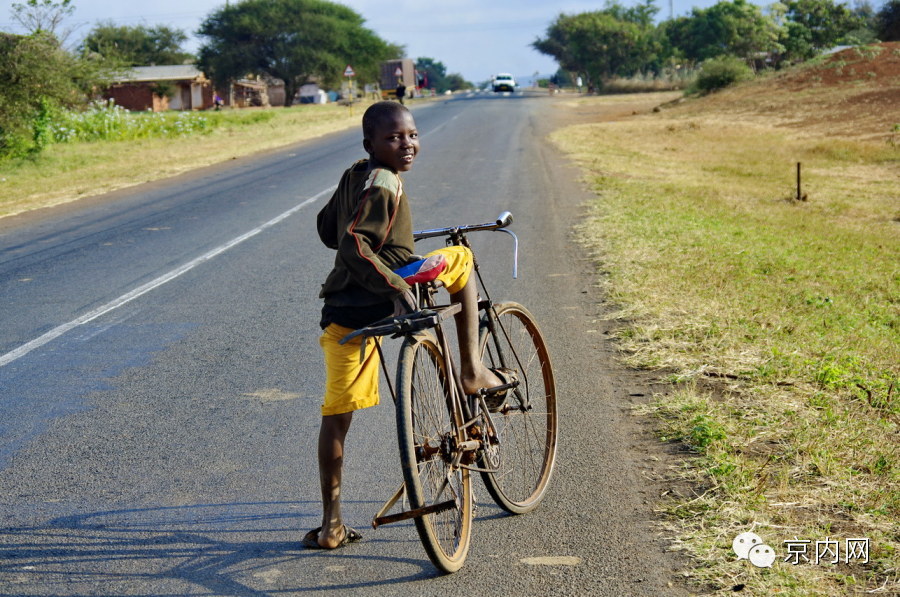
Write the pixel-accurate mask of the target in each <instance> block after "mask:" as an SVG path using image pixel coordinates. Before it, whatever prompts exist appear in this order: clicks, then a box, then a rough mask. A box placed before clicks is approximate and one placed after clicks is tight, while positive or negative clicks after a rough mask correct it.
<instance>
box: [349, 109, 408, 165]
mask: <svg viewBox="0 0 900 597" xmlns="http://www.w3.org/2000/svg"><path fill="white" fill-rule="evenodd" d="M363 146H364V147H365V149H366V151H367V152H368V153H369V156H370V157H371V159H372V161H373V162H374V164H375V165H378V166H387V167H388V168H390V169H391V170H394V171H395V172H408V171H409V170H410V169H411V168H412V165H413V161H415V159H416V155H417V154H418V153H419V132H418V131H417V130H416V122H415V120H413V117H412V114H410V113H409V112H407V111H405V110H404V111H402V112H395V113H393V114H390V115H385V116H384V117H383V119H382V121H381V122H379V123H378V126H376V127H375V133H374V134H373V135H372V138H371V139H364V140H363Z"/></svg>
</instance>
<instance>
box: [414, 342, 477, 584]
mask: <svg viewBox="0 0 900 597" xmlns="http://www.w3.org/2000/svg"><path fill="white" fill-rule="evenodd" d="M451 383H453V382H452V380H450V378H449V376H448V375H447V371H445V365H444V361H443V358H442V355H441V349H440V347H439V345H438V344H437V342H436V340H435V338H434V336H433V335H432V334H431V333H427V334H417V335H416V336H414V337H411V338H407V339H406V340H405V341H404V342H403V346H402V348H401V349H400V358H399V362H398V365H397V435H398V439H399V442H400V464H401V466H402V468H403V479H404V481H405V482H406V493H407V495H408V497H409V501H410V506H411V508H412V509H418V508H423V507H430V506H435V507H438V508H443V509H442V510H441V511H438V512H434V513H430V514H426V515H424V516H420V517H418V518H415V524H416V530H417V531H418V533H419V537H420V538H421V540H422V544H423V545H424V547H425V551H426V552H427V553H428V557H429V558H430V559H431V561H432V562H433V563H434V565H435V566H437V567H438V568H439V569H441V570H443V571H444V572H456V571H457V570H459V569H460V567H462V565H463V562H464V561H465V559H466V555H467V554H468V552H469V540H470V538H471V534H472V509H473V502H472V483H471V478H470V476H469V471H468V470H467V469H463V468H460V467H459V466H453V465H452V459H453V454H454V452H453V448H454V445H455V443H456V442H455V440H456V439H457V438H456V433H457V431H456V430H457V429H458V424H459V421H453V420H451V417H452V416H453V414H452V413H451V410H450V408H449V404H450V387H451V386H450V384H451ZM441 505H442V506H441Z"/></svg>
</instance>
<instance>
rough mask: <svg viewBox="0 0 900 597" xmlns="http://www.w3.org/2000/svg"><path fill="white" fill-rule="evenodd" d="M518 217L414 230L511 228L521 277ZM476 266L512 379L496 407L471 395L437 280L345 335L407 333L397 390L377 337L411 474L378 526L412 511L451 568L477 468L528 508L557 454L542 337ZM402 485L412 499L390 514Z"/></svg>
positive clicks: (452, 235) (492, 358)
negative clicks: (414, 302) (410, 301)
mask: <svg viewBox="0 0 900 597" xmlns="http://www.w3.org/2000/svg"><path fill="white" fill-rule="evenodd" d="M511 223H512V214H511V213H509V212H504V213H502V214H501V215H500V216H498V218H497V219H496V220H495V221H494V222H489V223H486V224H476V225H469V226H455V227H450V228H436V229H431V230H423V231H418V232H415V233H414V238H415V240H416V241H420V240H423V239H427V238H434V237H446V243H447V244H448V245H463V246H466V247H469V248H470V249H471V246H470V245H469V242H468V238H467V236H466V235H467V234H469V233H472V232H478V231H502V232H506V233H508V234H509V235H511V236H512V238H513V240H514V266H513V277H514V278H515V277H517V262H518V238H517V237H516V235H515V234H514V233H513V232H512V231H510V230H507V226H509V225H510V224H511ZM473 256H474V254H473ZM474 273H475V275H476V279H477V281H478V284H479V287H480V291H481V292H480V300H479V302H478V306H479V313H480V320H479V342H480V349H481V354H482V359H483V360H484V362H485V364H486V365H487V366H488V367H492V368H496V367H503V368H505V369H506V370H510V371H512V372H513V375H511V379H510V380H509V381H508V382H507V383H506V384H504V385H503V386H500V387H498V388H494V390H495V391H496V390H498V389H501V390H502V389H505V390H506V395H505V398H504V402H503V403H502V404H501V405H500V406H497V405H492V406H491V407H490V408H489V406H488V404H487V402H486V401H485V393H484V391H482V392H480V393H478V394H474V395H466V394H465V392H464V391H463V388H462V384H461V382H460V380H459V376H458V374H457V370H456V368H455V365H454V363H453V358H452V357H453V355H452V351H451V350H450V349H449V343H448V340H447V337H446V333H445V330H444V326H443V322H444V321H445V320H447V319H448V318H451V317H452V315H453V314H455V313H456V312H458V311H459V310H460V306H459V305H458V304H457V305H453V304H451V305H438V304H437V302H436V298H435V297H436V294H437V285H436V284H434V283H433V282H428V283H424V284H416V285H415V288H416V292H417V295H418V300H419V305H420V310H419V311H416V312H414V313H410V314H408V315H404V316H399V317H390V318H387V319H384V320H381V321H379V322H376V323H374V324H372V325H370V326H368V327H366V328H362V329H359V330H356V331H355V332H353V333H352V334H349V335H348V336H346V337H345V338H343V340H342V343H343V342H346V341H348V340H350V339H351V338H354V337H357V336H364V337H365V338H369V337H375V338H378V337H382V336H391V337H393V338H403V342H402V345H401V348H400V355H399V359H398V364H397V374H396V392H395V390H394V386H392V385H391V384H390V375H389V373H388V371H387V366H386V365H385V360H384V358H383V357H384V355H383V354H382V353H381V350H382V348H381V343H380V342H376V346H377V349H378V351H379V356H380V357H381V363H382V369H383V372H384V375H385V377H386V378H387V380H388V387H389V388H390V393H391V396H392V398H393V399H394V402H395V404H396V419H397V437H398V442H399V448H400V463H401V467H402V469H403V479H404V482H403V484H402V485H401V486H400V489H398V490H397V492H396V493H395V494H394V495H393V496H392V497H391V499H389V500H388V501H387V502H386V503H385V504H384V506H383V507H382V508H381V510H380V511H379V512H378V513H377V514H376V515H375V517H374V518H373V521H372V526H373V527H375V528H377V527H378V526H380V525H384V524H388V523H392V522H398V521H401V520H408V519H410V518H412V519H414V522H415V526H416V530H417V531H418V534H419V537H420V539H421V540H422V544H423V546H424V547H425V551H426V553H427V554H428V557H429V558H430V559H431V561H432V562H433V563H434V565H435V566H436V567H437V568H439V569H440V570H442V571H444V572H448V573H449V572H455V571H457V570H459V569H460V568H461V567H462V565H463V563H464V562H465V559H466V555H467V554H468V551H469V545H470V540H471V533H472V519H473V510H474V500H473V493H472V481H471V475H470V473H471V472H478V473H480V474H481V477H482V479H483V481H484V484H485V487H486V488H487V491H488V493H489V494H490V496H491V497H492V498H493V500H494V501H495V502H496V503H497V505H498V506H500V507H501V508H502V509H504V510H506V511H507V512H510V513H512V514H524V513H526V512H530V511H532V510H534V509H535V508H536V507H537V506H538V504H539V503H540V502H541V500H542V499H543V498H544V495H545V493H546V490H547V487H548V484H549V482H550V478H551V476H552V474H553V468H554V463H555V458H556V444H557V409H556V387H555V384H554V379H553V367H552V365H551V363H550V355H549V353H548V351H547V346H546V343H545V342H544V338H543V336H542V335H541V332H540V330H539V328H538V326H537V324H536V323H535V320H534V317H533V316H532V315H531V313H530V312H529V311H528V310H527V309H526V308H525V307H523V306H522V305H520V304H518V303H515V302H503V303H494V302H493V301H492V300H491V298H490V295H489V294H488V292H487V288H486V286H485V284H484V280H483V278H482V276H481V272H480V269H479V265H478V261H477V260H474ZM365 345H366V342H365V341H364V342H363V343H362V346H363V347H365ZM363 350H364V348H363ZM504 381H505V380H504ZM404 494H405V495H406V496H407V499H408V501H409V506H410V508H409V509H408V510H405V511H403V512H399V513H396V514H387V512H388V511H390V510H391V508H393V507H394V505H395V504H396V503H397V501H398V500H400V498H401V497H403V495H404Z"/></svg>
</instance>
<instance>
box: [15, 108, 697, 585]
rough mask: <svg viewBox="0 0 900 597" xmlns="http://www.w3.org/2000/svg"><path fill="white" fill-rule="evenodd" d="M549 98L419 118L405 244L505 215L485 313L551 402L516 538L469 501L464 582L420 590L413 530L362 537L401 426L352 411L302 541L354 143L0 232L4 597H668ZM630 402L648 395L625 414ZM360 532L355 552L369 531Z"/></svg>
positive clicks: (498, 516) (663, 561)
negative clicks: (341, 195)
mask: <svg viewBox="0 0 900 597" xmlns="http://www.w3.org/2000/svg"><path fill="white" fill-rule="evenodd" d="M555 109H556V108H555V106H554V105H553V102H552V101H550V100H549V99H547V98H537V97H527V96H523V95H510V96H496V97H495V96H490V97H485V96H483V95H476V96H471V97H463V98H456V99H453V100H450V101H442V102H437V103H432V104H428V105H423V106H421V107H417V108H415V111H414V114H415V117H416V120H417V123H418V126H419V130H420V132H421V133H422V141H421V142H422V152H421V154H420V157H419V160H418V161H417V163H416V166H415V168H414V170H413V171H412V172H411V173H409V174H408V175H406V176H405V180H406V185H407V190H408V193H409V195H410V196H411V197H412V198H413V213H414V217H415V224H416V227H417V228H426V227H433V226H442V225H448V224H451V223H475V222H482V221H488V220H491V219H492V218H493V217H494V216H495V215H496V214H497V213H499V212H500V211H502V210H505V209H509V210H511V211H512V212H513V213H514V214H515V215H516V218H517V221H516V224H515V226H514V229H515V230H516V231H517V233H518V234H519V237H520V239H521V242H522V246H521V254H520V263H519V279H518V280H515V281H514V280H512V279H511V277H510V273H511V269H512V261H511V256H510V244H509V239H508V237H507V236H506V235H492V236H491V237H490V238H486V239H481V240H479V241H478V244H477V245H476V250H477V251H478V252H479V255H480V256H481V259H482V262H483V263H484V264H485V265H486V270H487V271H488V275H489V278H490V280H491V283H492V284H493V286H494V296H495V298H502V297H513V298H515V299H516V300H519V301H520V302H523V303H525V304H527V305H528V306H529V307H530V308H531V310H532V311H533V312H534V313H535V314H536V315H537V317H538V319H539V320H540V321H541V322H542V325H543V328H544V330H545V334H546V335H547V336H548V339H549V342H550V345H551V350H552V353H553V356H554V359H555V365H556V369H557V379H558V383H559V390H560V394H561V402H562V406H561V410H562V423H561V434H562V435H561V443H560V453H559V466H558V469H557V476H556V477H555V479H554V484H553V486H552V489H551V491H550V494H549V496H548V498H547V500H546V501H545V503H544V504H543V505H542V507H541V508H540V509H539V510H538V511H536V512H534V513H533V514H530V515H527V516H524V517H509V516H506V515H504V514H503V513H502V512H501V511H500V510H499V509H498V508H497V507H495V506H494V505H493V504H491V503H489V497H488V496H487V494H486V492H485V491H484V490H483V489H482V488H481V486H480V481H478V482H476V491H477V498H479V509H478V511H477V522H476V526H475V530H474V538H473V547H472V551H471V554H470V556H469V560H468V562H467V564H466V567H465V568H464V569H463V570H462V571H461V572H459V573H457V574H454V575H451V576H441V575H439V574H437V573H436V572H435V570H434V569H433V568H432V566H431V564H430V562H429V561H428V559H427V557H426V556H425V554H424V551H423V550H422V548H421V545H420V544H419V542H418V540H417V536H416V534H415V531H414V528H413V527H412V525H411V524H409V523H400V524H396V525H391V526H387V527H382V528H379V529H378V530H377V531H373V530H371V529H370V528H368V521H369V520H370V519H371V516H372V514H374V512H375V511H376V510H377V509H378V507H379V505H380V504H381V503H382V502H383V501H384V500H385V499H386V498H387V497H389V495H390V494H391V493H392V492H393V490H394V489H396V487H397V486H398V485H399V481H400V478H399V477H400V473H399V467H398V466H397V457H396V447H395V441H394V436H393V434H392V430H393V408H392V406H391V405H390V404H382V405H381V406H379V407H378V408H374V409H369V410H368V411H364V412H361V413H359V414H357V416H356V418H355V421H354V427H353V429H352V431H351V437H350V439H349V446H348V450H349V454H348V456H347V470H346V473H345V484H346V490H345V514H346V516H347V517H348V519H349V521H350V522H351V523H353V524H354V525H355V526H356V527H357V528H359V529H361V530H363V532H364V533H365V536H366V537H365V541H364V542H362V543H360V544H357V545H354V546H351V547H349V548H347V549H343V550H339V551H336V552H332V553H322V552H318V551H308V550H303V549H301V548H300V547H299V544H298V540H299V538H300V536H301V535H302V533H303V532H304V531H305V530H307V529H308V528H312V527H314V526H318V516H319V505H318V486H317V481H316V468H315V464H314V457H313V455H314V445H315V437H316V433H317V429H318V421H319V412H318V406H319V396H320V394H321V391H322V374H321V360H320V355H319V348H318V343H317V338H318V328H317V318H318V310H319V301H318V298H317V292H318V287H319V284H320V283H321V280H322V279H323V276H324V274H325V273H326V272H327V270H328V268H329V266H330V262H331V260H332V258H333V255H332V254H331V253H330V251H328V250H327V249H325V248H324V247H322V246H321V245H320V244H319V242H318V240H317V237H316V235H315V228H314V222H315V214H316V212H317V211H318V209H319V208H320V206H321V205H322V204H323V202H324V200H325V199H326V198H327V196H328V195H329V194H330V189H331V188H332V186H333V185H334V184H335V183H336V182H337V180H338V178H339V176H340V173H341V172H342V171H343V169H344V168H345V167H347V166H348V165H349V164H350V163H351V162H352V161H353V160H355V159H357V158H360V157H364V154H363V152H362V147H361V141H360V138H359V137H360V135H359V133H358V132H356V131H352V132H348V133H339V134H335V135H332V136H329V137H327V138H323V139H319V140H316V141H314V142H308V143H304V144H301V145H298V146H295V147H290V148H287V149H284V150H280V151H277V152H272V153H269V154H267V155H264V156H256V157H253V158H249V159H239V160H235V161H233V162H231V163H229V164H226V165H222V166H217V167H212V168H207V169H204V170H200V171H197V172H194V173H190V174H188V175H184V176H180V177H177V178H174V179H170V180H167V181H164V182H161V183H154V184H148V185H143V186H140V187H135V188H133V189H131V190H128V191H121V192H117V193H115V194H112V195H110V196H104V197H101V198H97V199H93V200H85V201H81V202H79V203H77V204H73V205H70V206H68V207H65V208H60V209H54V210H48V211H46V212H42V213H39V214H30V215H26V216H22V217H16V218H7V219H4V220H0V412H2V420H0V595H24V594H28V595H86V594H108V595H186V594H198V595H278V594H303V593H316V594H319V593H322V594H345V593H347V591H348V590H349V589H352V590H353V591H352V592H353V594H359V595H406V596H411V595H436V594H443V595H472V594H487V593H496V594H500V595H662V594H676V593H678V592H679V591H678V590H677V589H676V588H673V587H672V585H671V582H670V581H671V580H672V579H673V577H674V572H673V569H674V566H676V565H677V562H676V561H674V560H673V559H672V557H671V556H669V555H665V554H664V553H663V548H664V544H663V543H662V541H661V540H660V539H659V538H658V537H657V536H656V533H655V532H654V531H653V530H652V527H651V523H650V518H651V507H652V497H653V494H654V492H655V491H658V489H657V487H656V486H655V485H654V484H653V483H652V482H650V481H648V480H647V478H646V477H647V475H645V474H642V473H643V472H644V471H645V470H647V468H648V466H649V464H648V462H649V460H648V459H649V457H648V454H647V453H646V450H647V449H650V450H652V448H647V447H646V446H649V445H650V444H651V443H650V442H646V439H645V437H644V436H643V435H642V434H641V431H640V429H639V428H638V427H636V426H635V423H634V422H633V420H632V418H631V417H630V416H629V415H628V414H627V412H626V410H625V407H626V406H627V396H628V395H629V392H630V390H631V389H633V388H629V387H627V385H628V384H629V383H638V382H637V381H635V380H633V379H630V378H628V377H627V375H626V373H623V372H622V371H621V370H619V369H617V368H616V366H615V365H614V364H613V363H612V360H611V358H610V352H609V350H610V349H609V347H608V346H606V345H605V344H604V342H603V340H602V333H601V332H602V329H601V327H600V324H597V323H594V312H595V307H594V303H595V298H596V297H595V296H594V294H593V293H594V290H593V284H592V283H591V279H590V276H589V275H585V272H588V271H589V268H587V266H586V265H585V263H584V260H583V259H581V258H580V257H579V255H578V253H577V250H576V249H575V248H574V247H573V246H572V245H571V244H570V242H569V234H570V230H571V225H572V224H573V222H574V221H575V219H577V217H578V214H579V204H580V203H581V201H583V200H584V198H585V196H584V191H582V190H581V189H580V187H579V186H578V184H577V183H576V173H575V172H574V171H573V170H571V169H569V168H568V166H566V165H565V164H564V163H563V161H562V159H561V158H560V157H559V156H557V155H556V152H555V151H554V149H553V148H552V147H550V146H548V145H546V144H545V143H544V142H543V141H542V139H543V136H544V135H545V134H546V132H547V131H548V130H549V129H548V123H549V122H550V121H551V120H552V118H551V117H552V114H553V111H554V110H555ZM631 393H640V392H631ZM367 529H368V530H367Z"/></svg>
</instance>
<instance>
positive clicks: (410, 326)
mask: <svg viewBox="0 0 900 597" xmlns="http://www.w3.org/2000/svg"><path fill="white" fill-rule="evenodd" d="M511 223H512V214H511V213H510V212H508V211H507V212H503V213H501V214H500V215H499V216H498V217H497V218H496V219H495V220H494V221H493V222H488V223H485V224H475V225H468V226H454V227H450V228H435V229H430V230H422V231H417V232H415V233H414V235H413V236H414V239H415V240H416V241H419V240H423V239H427V238H434V237H446V239H447V240H446V243H447V245H448V246H449V245H460V246H464V247H467V248H469V249H471V246H470V244H469V241H468V238H467V234H468V233H470V232H476V231H490V230H496V231H501V232H506V233H507V234H509V235H510V236H511V237H512V238H513V278H517V277H518V254H519V253H518V247H519V242H518V237H517V236H516V235H515V233H513V232H512V231H511V230H508V229H506V226H509V225H510V224H511ZM472 259H473V269H474V271H475V274H476V278H477V280H478V285H479V288H480V290H481V292H482V293H483V298H482V299H481V300H479V302H478V309H479V311H481V310H484V311H485V313H487V314H488V316H487V328H488V334H489V335H490V336H491V337H492V338H494V342H495V344H498V341H497V339H496V334H497V333H498V327H499V328H500V331H501V332H502V333H504V334H505V331H503V330H502V325H499V326H498V323H499V321H498V319H497V314H496V311H495V310H494V306H493V301H492V299H491V298H490V295H489V293H488V291H487V287H486V286H485V284H484V280H483V278H482V275H481V270H480V267H479V264H478V261H477V259H476V258H475V255H474V252H473V254H472ZM437 292H438V287H437V285H436V284H434V283H433V282H429V283H427V284H419V285H416V293H417V299H418V300H419V304H420V306H421V307H422V309H421V310H420V311H418V312H416V313H413V314H409V315H406V316H398V317H392V318H387V319H386V320H382V321H381V322H377V323H375V324H373V325H372V326H369V327H367V328H363V329H361V330H357V331H355V332H354V333H352V334H349V335H348V336H346V337H345V338H344V339H342V340H341V343H344V342H346V341H347V340H349V339H350V338H353V337H356V336H359V335H363V336H365V337H369V336H374V337H377V336H383V335H390V336H391V337H393V338H397V337H401V336H405V335H409V334H415V333H419V332H421V331H422V330H425V329H431V330H432V331H433V333H434V335H435V337H436V339H437V342H438V345H439V347H440V350H441V358H442V360H443V366H444V367H445V371H446V375H447V377H448V379H450V380H452V383H451V384H449V392H448V395H447V396H446V400H447V408H448V412H450V413H451V414H452V417H451V436H452V438H453V448H452V453H453V460H452V461H450V463H449V464H450V467H451V469H456V468H466V469H468V470H470V471H474V472H495V471H493V470H491V469H484V468H479V467H476V466H474V463H475V461H476V460H477V457H476V453H477V451H478V450H479V449H480V448H481V447H482V446H483V445H484V443H485V442H490V441H491V438H496V437H497V429H496V427H495V426H494V423H493V421H492V419H491V416H490V413H489V409H488V407H487V404H486V403H485V399H484V396H483V395H480V394H479V395H475V396H476V397H475V398H472V400H476V399H477V401H478V405H477V406H476V404H475V403H474V402H470V401H469V398H470V397H468V396H467V395H466V393H465V391H464V390H463V387H462V382H461V381H460V379H459V376H458V375H457V374H456V368H455V365H454V362H453V356H452V354H453V353H452V352H451V350H450V344H449V341H448V339H447V337H446V333H445V331H444V326H443V321H444V320H446V319H448V318H449V317H451V316H453V315H454V314H456V313H458V312H459V311H460V310H461V307H460V305H458V304H451V305H437V304H436V301H435V295H436V293H437ZM365 346H366V342H365V341H363V342H362V345H361V347H360V356H361V358H362V357H363V355H364V354H365ZM375 346H376V350H377V351H378V356H379V359H380V362H381V368H382V372H383V373H384V377H385V379H386V380H387V383H388V389H389V391H390V394H391V398H392V400H393V401H394V402H395V403H396V401H397V394H396V391H395V389H394V387H393V384H392V383H391V375H390V372H389V371H388V370H387V364H386V361H385V358H384V353H383V352H382V347H381V342H377V341H376V344H375ZM498 352H499V351H498ZM500 354H501V362H502V364H503V365H504V366H505V365H506V363H505V362H503V361H504V356H503V354H502V353H500ZM515 358H518V357H515ZM517 385H518V382H516V383H515V385H512V384H511V385H510V386H509V387H510V388H511V389H514V387H516V386H517ZM481 421H483V422H484V424H485V425H486V426H487V429H485V430H483V431H482V430H481V429H480V428H478V427H477V425H478V424H479V423H480V422H481ZM447 483H449V475H448V478H447V479H445V481H444V486H443V487H441V490H440V492H438V493H441V492H442V491H443V490H444V489H445V488H446V485H447ZM404 492H405V484H402V485H401V486H400V488H399V489H398V490H397V491H396V492H395V493H394V495H393V496H392V497H391V498H390V499H389V500H388V501H387V502H385V504H384V505H383V506H382V508H381V509H380V510H379V511H378V513H377V514H376V515H375V516H374V518H373V520H372V526H373V528H377V527H378V526H381V525H384V524H388V523H392V522H399V521H402V520H408V519H410V518H416V517H419V516H425V515H427V514H431V513H436V512H440V511H443V510H447V509H450V508H453V507H454V502H453V501H452V500H450V501H446V502H442V503H439V504H433V505H431V506H425V507H422V508H417V509H414V510H405V511H403V512H400V513H397V514H390V515H388V514H386V512H388V511H389V510H390V509H391V508H392V507H393V506H394V505H395V504H396V503H397V501H398V500H399V499H400V498H401V497H402V496H403V495H404Z"/></svg>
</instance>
